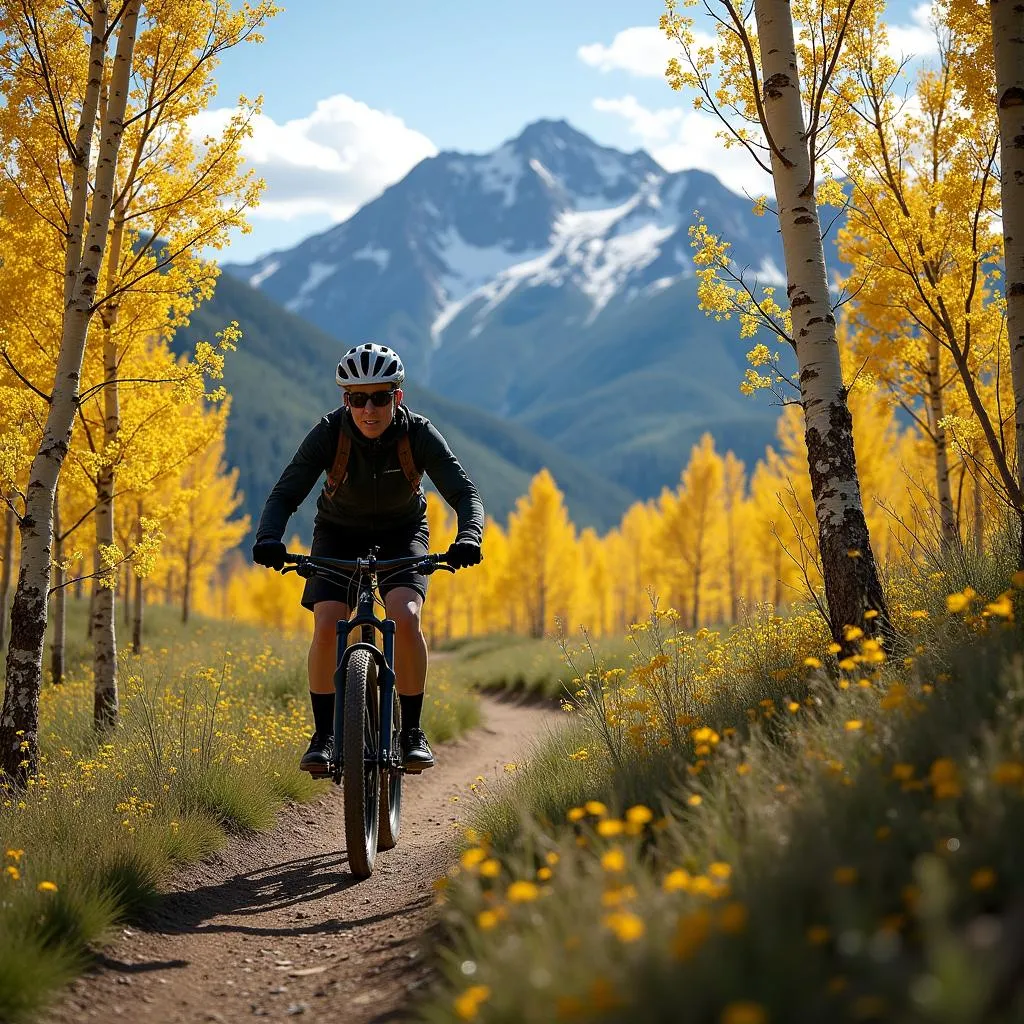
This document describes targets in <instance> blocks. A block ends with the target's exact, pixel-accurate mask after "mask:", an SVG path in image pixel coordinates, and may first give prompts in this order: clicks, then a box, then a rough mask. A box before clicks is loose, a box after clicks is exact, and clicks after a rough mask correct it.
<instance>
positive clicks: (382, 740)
mask: <svg viewBox="0 0 1024 1024" xmlns="http://www.w3.org/2000/svg"><path fill="white" fill-rule="evenodd" d="M377 550H378V549H377V548H371V549H370V551H369V553H368V554H367V556H366V557H365V558H357V559H354V560H352V559H342V558H324V557H321V556H319V555H293V554H291V553H286V554H285V556H284V557H285V562H286V563H290V564H286V566H285V568H284V569H282V572H296V573H298V574H299V575H300V576H302V577H303V578H305V579H309V578H310V577H311V576H320V577H323V578H324V579H328V580H331V581H332V582H334V583H338V584H340V585H341V586H343V587H347V586H350V585H351V583H352V579H351V577H352V576H353V575H354V576H355V577H356V578H357V580H358V583H357V589H358V593H357V597H356V600H355V602H354V603H350V605H349V607H350V608H354V610H355V615H354V616H353V617H352V618H349V619H339V620H338V625H337V633H338V661H337V668H336V669H335V671H334V693H335V698H334V754H333V760H332V762H331V766H330V768H329V770H328V774H329V776H330V778H332V779H333V780H334V782H335V783H336V784H338V785H340V786H341V788H342V796H343V801H344V807H345V846H346V849H347V850H348V863H349V868H350V869H351V871H352V873H353V874H354V875H355V876H356V877H357V878H369V877H370V875H371V874H373V865H374V861H375V860H376V858H377V851H378V850H390V849H391V848H392V847H394V845H395V844H396V843H397V842H398V834H399V831H400V829H401V819H402V776H403V775H404V774H405V768H404V766H403V765H402V752H401V747H400V744H399V735H400V733H401V731H402V710H401V704H400V703H399V700H398V691H397V689H396V688H395V668H394V666H395V620H394V619H388V618H384V619H379V618H378V617H377V615H376V614H375V612H374V606H375V602H376V601H378V600H379V598H378V597H377V586H378V573H382V574H387V573H391V572H397V571H398V570H400V569H407V568H410V567H411V568H413V569H415V571H416V572H419V573H423V574H424V575H429V574H430V573H432V572H436V571H437V570H438V569H445V570H447V571H449V572H455V569H454V568H453V567H452V566H450V565H448V564H447V562H445V561H444V559H445V557H446V556H445V555H441V554H435V555H407V556H405V557H403V558H389V559H379V558H377ZM385 578H386V577H385ZM354 629H359V631H360V636H359V641H358V642H357V643H353V644H349V642H348V638H349V633H350V632H351V631H352V630H354ZM378 633H379V634H380V637H381V643H380V646H378V645H377V644H376V642H375V641H376V639H377V634H378Z"/></svg>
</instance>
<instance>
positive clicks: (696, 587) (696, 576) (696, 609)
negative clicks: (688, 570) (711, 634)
mask: <svg viewBox="0 0 1024 1024" xmlns="http://www.w3.org/2000/svg"><path fill="white" fill-rule="evenodd" d="M701 543H702V544H703V538H701ZM702 575H703V568H702V566H701V559H700V555H698V556H697V564H696V565H695V566H694V569H693V618H692V620H691V621H692V622H693V628H694V629H697V628H698V627H699V626H700V585H701V583H703V582H704V581H703V580H702V579H701V577H702Z"/></svg>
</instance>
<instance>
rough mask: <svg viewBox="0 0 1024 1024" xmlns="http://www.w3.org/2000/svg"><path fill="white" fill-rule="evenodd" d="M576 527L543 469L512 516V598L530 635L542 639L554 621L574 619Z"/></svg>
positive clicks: (548, 474)
mask: <svg viewBox="0 0 1024 1024" xmlns="http://www.w3.org/2000/svg"><path fill="white" fill-rule="evenodd" d="M575 533H576V531H575V528H574V527H573V525H572V523H571V522H570V520H569V513H568V511H567V510H566V507H565V502H564V498H563V495H562V492H561V491H560V490H559V489H558V485H557V484H556V483H555V480H554V477H552V475H551V473H550V472H548V470H546V469H542V470H541V471H540V472H539V473H537V474H536V475H535V476H534V478H533V479H532V480H531V481H530V489H529V491H528V492H527V493H526V494H525V495H524V496H523V497H521V498H519V499H518V501H516V507H515V511H514V512H512V514H511V515H510V516H509V525H508V544H509V559H510V564H511V565H512V566H514V570H515V571H514V576H515V586H514V589H512V588H510V589H511V592H510V594H509V598H510V600H514V601H515V602H516V604H518V605H519V606H520V608H521V609H522V612H523V618H524V620H525V624H526V628H527V631H528V633H529V635H530V636H532V637H541V636H543V635H544V634H545V632H546V631H548V630H550V629H552V628H553V627H554V623H555V618H556V617H558V618H560V619H562V620H563V621H566V620H568V619H569V618H570V614H571V608H570V601H571V596H572V593H573V590H574V588H575V579H576V570H577V564H578V559H577V553H576V536H575Z"/></svg>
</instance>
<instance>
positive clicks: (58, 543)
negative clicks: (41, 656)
mask: <svg viewBox="0 0 1024 1024" xmlns="http://www.w3.org/2000/svg"><path fill="white" fill-rule="evenodd" d="M53 560H54V562H55V563H56V566H55V568H54V570H53V636H52V638H51V640H50V682H51V683H53V685H54V686H60V685H61V683H63V682H64V651H65V647H66V644H65V640H66V633H67V630H66V629H65V623H66V621H67V615H66V612H67V606H68V602H67V588H66V587H65V586H64V576H65V574H64V565H63V563H64V538H63V536H62V535H61V523H60V488H59V487H58V489H57V491H56V492H55V493H54V495H53Z"/></svg>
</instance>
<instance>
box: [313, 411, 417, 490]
mask: <svg viewBox="0 0 1024 1024" xmlns="http://www.w3.org/2000/svg"><path fill="white" fill-rule="evenodd" d="M351 451H352V438H351V437H349V436H348V433H347V432H346V431H345V428H344V426H340V429H339V430H338V448H337V451H335V453H334V462H333V463H332V465H331V468H330V469H329V470H328V471H327V486H326V490H327V497H329V498H333V497H334V492H335V491H336V490H337V489H338V487H339V486H340V485H341V484H343V483H344V482H345V477H346V476H347V475H348V457H349V454H350V453H351ZM398 461H399V462H400V463H401V464H402V472H403V473H405V478H406V480H408V481H409V486H410V487H411V488H412V491H413V494H415V493H416V492H417V491H418V490H419V489H420V481H421V480H422V479H423V474H422V473H421V472H420V471H419V470H418V469H417V468H416V462H415V460H414V459H413V457H412V445H411V444H410V443H409V435H408V434H402V436H401V437H400V438H399V439H398Z"/></svg>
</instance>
